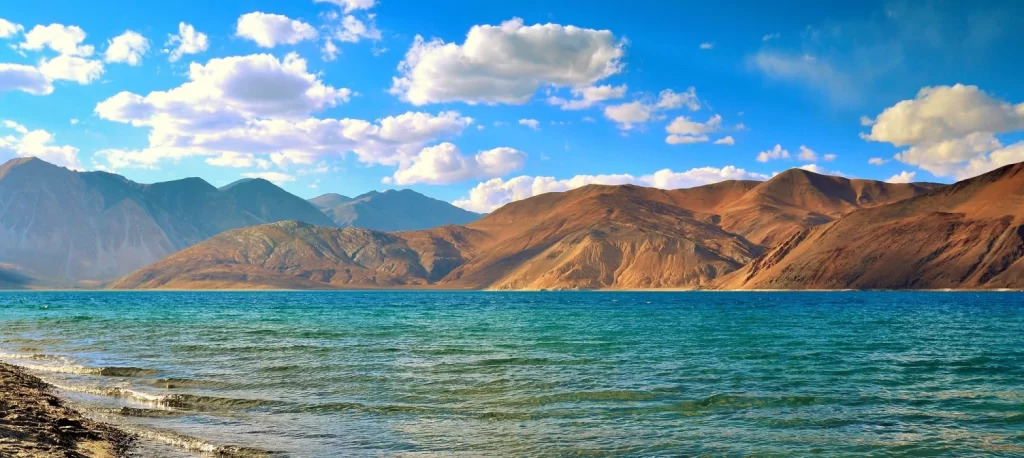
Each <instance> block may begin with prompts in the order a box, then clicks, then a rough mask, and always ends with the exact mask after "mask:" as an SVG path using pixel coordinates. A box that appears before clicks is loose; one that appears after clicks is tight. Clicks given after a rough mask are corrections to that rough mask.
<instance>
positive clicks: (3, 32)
mask: <svg viewBox="0 0 1024 458" xmlns="http://www.w3.org/2000/svg"><path fill="white" fill-rule="evenodd" d="M23 31H25V28H24V27H22V26H21V24H15V23H13V22H11V21H8V20H6V19H4V18H0V38H11V37H13V36H15V35H17V34H19V33H21V32H23Z"/></svg>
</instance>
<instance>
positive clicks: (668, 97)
mask: <svg viewBox="0 0 1024 458" xmlns="http://www.w3.org/2000/svg"><path fill="white" fill-rule="evenodd" d="M684 106H685V107H686V108H688V109H690V111H697V110H699V109H700V107H701V102H700V99H699V98H698V97H697V89H696V88H694V87H690V88H688V89H687V90H686V91H684V92H675V91H673V90H672V89H665V90H663V91H661V92H660V93H659V94H658V98H657V100H635V101H633V102H628V103H622V104H619V105H611V106H608V107H605V109H604V117H605V118H608V119H610V120H612V121H615V122H616V123H618V127H619V128H620V129H622V130H630V129H632V128H633V127H634V126H635V125H638V124H643V123H646V122H647V121H649V120H652V119H655V120H656V119H664V116H662V115H659V114H658V113H659V112H661V111H666V110H674V109H678V108H682V107H684Z"/></svg>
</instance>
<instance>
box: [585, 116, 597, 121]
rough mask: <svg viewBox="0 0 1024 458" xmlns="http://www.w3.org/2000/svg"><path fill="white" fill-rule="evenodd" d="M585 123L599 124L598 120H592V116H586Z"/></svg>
mask: <svg viewBox="0 0 1024 458" xmlns="http://www.w3.org/2000/svg"><path fill="white" fill-rule="evenodd" d="M583 122H589V123H595V122H597V120H596V119H594V118H592V117H590V116H584V117H583Z"/></svg>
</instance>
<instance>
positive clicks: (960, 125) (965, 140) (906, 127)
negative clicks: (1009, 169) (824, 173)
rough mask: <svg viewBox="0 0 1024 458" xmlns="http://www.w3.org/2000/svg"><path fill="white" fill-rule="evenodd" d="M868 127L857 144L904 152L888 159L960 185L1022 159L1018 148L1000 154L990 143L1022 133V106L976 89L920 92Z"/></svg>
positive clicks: (957, 87) (999, 147)
mask: <svg viewBox="0 0 1024 458" xmlns="http://www.w3.org/2000/svg"><path fill="white" fill-rule="evenodd" d="M868 120H870V119H868ZM870 121H872V123H871V124H870V125H871V132H870V133H868V134H861V137H862V138H864V139H865V140H869V141H878V142H886V143H890V144H892V145H894V146H909V148H907V149H906V150H904V151H901V152H899V153H897V154H896V155H895V156H894V158H895V159H896V160H898V161H900V162H903V163H905V164H909V165H915V166H918V167H920V168H921V169H923V170H927V171H928V172H931V173H932V174H933V175H936V176H948V177H954V178H956V179H964V178H969V177H972V176H976V175H978V174H981V173H984V172H987V171H990V170H992V169H995V168H998V167H1000V166H1002V165H1006V164H1008V163H1010V162H1007V161H1013V160H1015V159H1016V160H1018V161H1019V160H1021V159H1024V157H1022V156H1021V155H1020V154H1019V153H1020V152H1022V149H1021V148H1019V147H1018V145H1020V144H1019V143H1018V144H1015V145H1011V146H1009V147H1006V148H1004V147H1003V144H1002V142H1000V141H999V139H998V138H996V134H1002V133H1008V132H1014V131H1020V130H1024V103H1020V104H1017V105H1013V104H1011V103H1009V102H1005V101H1002V100H998V99H996V98H994V97H992V96H990V95H989V94H987V93H985V92H984V91H982V90H981V89H979V88H978V87H977V86H966V85H963V84H957V85H954V86H934V87H925V88H922V89H921V90H920V91H918V93H917V96H916V97H915V98H914V99H912V100H903V101H901V102H899V103H897V104H895V105H893V106H891V107H889V108H886V109H885V110H884V111H882V113H881V114H879V115H878V116H877V117H875V119H874V120H870Z"/></svg>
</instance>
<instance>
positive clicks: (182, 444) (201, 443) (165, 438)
mask: <svg viewBox="0 0 1024 458" xmlns="http://www.w3.org/2000/svg"><path fill="white" fill-rule="evenodd" d="M121 428H122V429H124V430H125V431H127V432H129V433H131V434H134V435H136V436H138V437H140V438H142V439H146V440H150V441H154V442H160V443H163V444H166V445H170V446H172V447H177V448H180V449H182V450H185V451H188V452H194V453H202V454H204V455H210V456H216V457H222V458H263V457H276V456H284V454H282V453H279V452H271V451H267V450H260V449H258V448H252V447H241V446H237V445H217V444H214V443H211V442H208V441H205V440H203V439H200V438H198V437H193V436H188V435H185V434H180V433H175V432H171V431H162V430H157V429H148V428H141V427H137V426H121Z"/></svg>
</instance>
